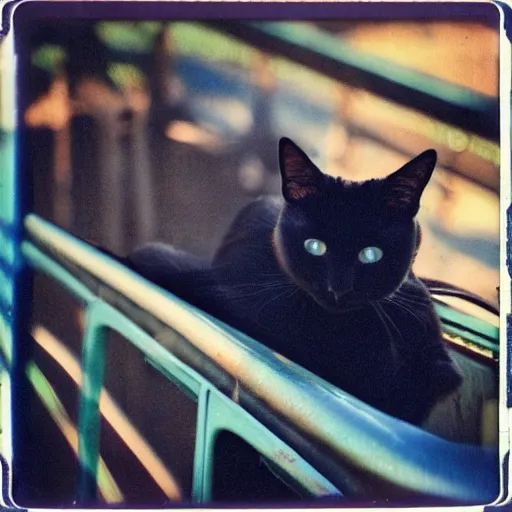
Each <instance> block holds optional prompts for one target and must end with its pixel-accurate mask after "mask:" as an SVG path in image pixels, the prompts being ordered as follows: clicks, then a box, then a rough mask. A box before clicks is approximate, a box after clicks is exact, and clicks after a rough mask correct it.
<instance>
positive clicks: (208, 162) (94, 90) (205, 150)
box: [24, 20, 499, 302]
mask: <svg viewBox="0 0 512 512" xmlns="http://www.w3.org/2000/svg"><path fill="white" fill-rule="evenodd" d="M253 25H257V24H253ZM260 25H261V26H260V27H256V28H255V27H254V26H253V27H251V30H252V31H253V32H254V33H253V32H251V30H247V29H246V28H244V27H243V25H242V24H236V23H231V24H227V23H226V24H221V23H217V24H214V23H212V24H210V25H206V24H200V23H195V22H170V23H162V22H136V23H133V22H130V23H127V22H110V21H109V22H98V23H83V22H80V23H74V24H73V26H69V27H67V26H64V25H59V26H58V27H59V28H56V27H55V25H53V24H51V25H50V24H49V25H48V26H45V25H44V23H42V24H39V25H38V28H37V29H36V30H34V32H33V33H32V34H31V38H30V44H31V67H30V73H31V77H30V87H29V94H28V96H29V98H30V100H29V102H28V104H27V108H26V109H25V112H24V120H25V123H26V126H27V128H29V130H28V133H29V137H28V142H29V151H30V154H31V165H32V170H33V172H34V176H35V189H34V192H35V194H34V201H35V203H34V209H35V211H36V212H38V213H39V214H42V215H43V216H44V217H46V218H48V219H50V220H51V221H53V222H55V223H57V224H58V225H60V226H62V227H64V228H65V229H67V230H69V231H71V232H72V233H73V234H75V235H78V236H80V237H83V238H86V239H89V240H91V241H93V242H95V243H98V244H100V245H102V246H104V247H106V248H108V249H110V250H112V251H114V252H115V253H118V254H126V253H127V252H129V251H131V250H133V249H134V248H135V247H137V246H138V245H140V244H141V243H144V242H147V241H154V240H161V241H165V242H169V243H173V244H175V245H176V246H178V247H182V248H184V249H186V250H189V251H192V252H194V253H197V254H200V255H211V254H212V253H213V251H214V250H215V248H216V247H217V246H218V243H219V240H220V237H221V236H222V234H223V233H224V231H225V230H226V228H227V226H228V224H229V223H230V221H231V220H232V219H233V217H234V215H235V214H236V212H237V211H238V210H239V209H240V208H241V207H242V206H243V205H244V204H245V203H247V202H248V201H251V200H252V199H253V198H254V197H257V196H258V195H260V194H263V193H279V184H280V183H279V174H278V167H277V141H278V139H279V138H280V137H281V136H287V137H290V138H292V139H294V140H295V141H296V142H297V143H298V144H299V145H301V146H302V147H303V148H304V149H305V151H306V152H308V154H309V155H310V156H311V157H312V158H313V160H314V161H315V163H317V165H319V167H320V168H321V169H323V170H324V171H325V172H327V173H330V174H332V175H335V176H342V177H344V178H347V179H350V180H365V179H368V178H370V177H379V176H385V175H387V174H389V173H391V172H393V171H394V170H396V169H398V168H399V167H400V166H401V165H403V164H404V163H405V162H406V161H407V160H408V159H410V158H412V157H413V156H415V155H416V154H417V153H419V152H421V151H423V150H424V149H427V148H430V147H433V148H435V149H436V150H437V151H438V154H439V165H438V167H437V170H436V172H435V174H434V178H433V180H432V181H431V183H430V185H429V186H428V189H427V191H426V193H425V195H424V199H423V203H422V209H421V213H420V219H421V222H422V227H423V232H424V239H423V245H422V249H421V252H420V255H419V258H418V261H417V264H416V271H417V273H418V274H419V275H420V276H426V277H431V278H436V279H441V280H445V281H448V282H450V283H453V284H456V285H459V286H461V287H464V288H467V289H469V290H471V291H473V292H475V293H477V294H479V295H482V296H483V297H485V298H486V299H488V300H490V301H493V302H496V301H497V293H496V287H497V285H498V266H499V264H498V254H499V196H498V189H499V147H498V140H497V136H496V134H497V133H498V128H497V127H498V118H497V115H496V116H494V117H493V116H490V115H489V112H487V113H486V116H487V117H485V116H483V115H482V116H481V118H480V122H479V124H478V123H476V124H475V123H473V125H471V124H470V123H469V122H468V123H466V122H465V118H464V115H465V113H464V112H462V114H461V113H460V112H457V113H456V114H455V115H454V119H453V122H452V123H450V122H449V121H450V119H449V118H450V111H449V108H447V109H446V115H444V117H445V118H446V119H445V120H439V118H436V117H434V116H431V115H429V111H430V109H431V105H432V102H435V101H436V99H439V98H441V99H443V98H445V97H448V100H449V102H451V103H455V104H457V102H458V101H459V100H460V101H466V103H468V98H469V100H472V99H474V109H473V110H474V111H473V112H469V110H468V112H469V114H467V115H468V116H469V115H473V116H476V117H477V116H478V114H479V113H480V112H479V111H478V108H480V107H479V103H478V102H480V103H481V105H482V107H481V110H482V111H484V110H485V108H486V106H488V105H494V104H493V101H497V94H498V32H497V30H496V29H495V28H494V27H491V26H488V25H485V24H479V23H477V22H468V21H464V22H462V21H461V22H456V21H438V22H422V23H418V22H414V21H398V22H397V21H393V22H389V21H354V20H352V21H350V22H342V21H340V22H335V21H329V22H324V23H316V24H312V23H306V22H304V23H297V22H296V23H279V22H271V23H263V24H260ZM294 38H295V39H296V40H298V41H300V42H301V44H303V47H305V53H304V54H300V53H298V54H297V53H294V52H293V51H288V50H289V44H288V43H289V42H290V40H292V41H293V39H294ZM287 45H288V46H287ZM266 48H270V50H268V49H266ZM292 50H293V48H292ZM326 55H327V56H332V55H334V58H335V59H338V60H337V61H334V62H335V63H336V62H338V63H339V68H340V69H341V70H343V64H344V63H345V64H346V69H347V71H346V72H345V73H343V72H341V73H340V77H341V79H336V78H333V76H335V75H337V71H334V72H333V71H332V69H331V68H332V67H333V60H332V59H331V60H330V61H326V60H325V58H324V57H325V56H326ZM315 57H316V58H315ZM353 65H355V66H356V68H351V66H353ZM358 66H359V67H358ZM322 67H324V69H322ZM361 70H362V71H361ZM358 73H359V75H358ZM382 75H384V76H385V77H386V78H389V77H390V79H391V82H393V80H395V77H396V79H397V80H398V81H400V80H402V82H404V81H405V83H406V86H407V87H406V88H405V89H404V90H399V91H397V92H395V91H393V90H390V87H389V84H385V86H386V88H387V89H386V90H385V91H384V94H381V91H380V90H379V85H380V83H379V82H378V80H376V79H375V77H377V79H378V78H379V76H382ZM394 75H395V76H394ZM344 76H346V80H345V81H344V80H343V78H344ZM354 77H355V80H354ZM437 79H439V80H437ZM427 82H428V83H427ZM354 84H356V85H354ZM425 84H426V85H425ZM424 85H425V87H430V90H429V91H427V92H428V94H430V96H431V97H430V100H431V102H430V103H429V102H428V101H427V102H425V101H424V98H422V97H420V98H419V100H418V101H417V105H416V96H415V94H417V92H418V90H419V91H420V92H421V90H422V87H423V86H424ZM454 86H455V87H454ZM425 87H424V88H425ZM424 88H423V89H424ZM388 89H389V90H388ZM404 91H405V92H404ZM408 91H409V93H410V94H409V95H407V92H408ZM471 94H473V96H471ZM450 95H451V96H450ZM457 95H458V96H457ZM390 97H391V98H396V99H395V100H394V101H392V100H390V99H389V98H390ZM475 98H476V99H475ZM427 99H428V98H427ZM397 100H398V101H397ZM434 106H435V105H434ZM448 106H450V103H448ZM494 106H495V105H494ZM416 107H417V108H416ZM442 107H443V105H442V104H441V105H440V107H439V108H438V109H437V110H440V109H441V110H442ZM488 110H489V109H488ZM493 112H494V111H493ZM496 112H497V111H496ZM484 113H485V112H484ZM468 121H469V117H468ZM493 124H494V126H489V125H493ZM466 125H467V127H466ZM472 126H476V127H477V128H478V129H477V130H475V131H473V132H472V131H471V128H472ZM478 132H480V133H478Z"/></svg>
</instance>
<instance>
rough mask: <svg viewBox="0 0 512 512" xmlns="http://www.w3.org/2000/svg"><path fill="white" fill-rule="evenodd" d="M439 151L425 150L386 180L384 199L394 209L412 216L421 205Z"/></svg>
mask: <svg viewBox="0 0 512 512" xmlns="http://www.w3.org/2000/svg"><path fill="white" fill-rule="evenodd" d="M436 160H437V153H436V152H435V151H434V150H433V149H429V150H427V151H424V152H423V153H421V154H420V155H418V156H417V157H416V158H413V159H412V160H411V161H410V162H408V163H406V164H405V165H404V166H403V167H401V168H400V169H398V171H396V172H394V173H393V174H391V175H390V176H388V177H387V178H386V179H385V180H384V201H385V203H386V206H388V207H389V208H390V209H391V210H393V211H401V212H405V213H408V214H410V215H412V216H414V215H416V213H417V212H418V209H419V207H420V198H421V194H422V193H423V190H424V188H425V187H426V186H427V183H428V181H429V180H430V177H431V176H432V172H433V170H434V167H435V165H436Z"/></svg>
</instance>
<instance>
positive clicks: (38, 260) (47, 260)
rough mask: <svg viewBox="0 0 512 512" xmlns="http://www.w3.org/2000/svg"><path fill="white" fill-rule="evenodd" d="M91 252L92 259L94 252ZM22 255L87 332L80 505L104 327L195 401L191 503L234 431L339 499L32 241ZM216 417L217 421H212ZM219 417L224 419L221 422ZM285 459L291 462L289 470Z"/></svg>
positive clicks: (88, 482)
mask: <svg viewBox="0 0 512 512" xmlns="http://www.w3.org/2000/svg"><path fill="white" fill-rule="evenodd" d="M32 220H35V217H32ZM43 223H44V222H43ZM59 231H60V230H59ZM63 234H64V233H63ZM64 236H67V238H68V240H69V241H71V240H72V237H70V236H69V235H64ZM91 251H92V254H94V252H95V251H94V250H92V249H91ZM22 252H23V255H24V257H25V259H26V260H27V262H28V263H29V264H30V265H31V266H32V267H33V268H35V269H37V270H39V271H42V272H44V273H46V274H48V275H50V276H52V277H53V278H54V279H56V280H57V281H58V282H59V283H60V284H62V285H63V286H64V287H65V288H66V289H68V290H69V291H70V292H71V293H72V294H73V295H74V296H75V297H77V298H78V299H79V300H80V301H81V302H82V303H83V304H84V308H85V312H86V322H87V324H86V325H87V327H86V334H85V339H84V345H83V357H82V368H83V387H82V393H81V399H80V408H79V420H78V431H79V464H80V473H79V483H78V490H77V499H78V501H79V502H81V503H91V502H94V501H95V500H96V490H97V477H98V474H97V470H98V461H99V435H100V432H99V429H100V413H99V396H100V392H101V389H102V385H103V367H104V364H105V355H106V336H105V331H106V329H107V328H111V329H114V330H116V331H117V332H119V333H121V334H122V335H123V336H124V337H125V338H126V339H127V340H128V341H129V342H131V343H132V344H134V345H135V346H137V348H139V350H141V352H142V353H143V354H144V356H145V357H147V358H148V359H149V361H150V362H152V364H153V366H155V368H157V369H159V370H160V371H161V373H162V374H163V375H165V376H166V377H168V378H171V379H172V380H173V381H177V382H179V385H180V387H181V388H187V389H188V391H189V393H190V394H191V395H193V396H195V397H196V400H197V401H198V419H197V434H196V450H195V465H194V480H193V496H192V498H193V500H194V501H196V502H203V501H208V500H209V499H210V497H211V478H210V476H211V471H212V460H211V455H212V453H213V442H214V438H215V436H216V434H217V432H218V431H219V430H221V429H230V430H232V431H235V432H237V433H238V435H240V437H242V438H243V439H245V440H246V441H247V442H248V443H250V444H251V445H253V446H254V447H255V448H256V449H257V450H258V451H259V452H260V453H261V454H262V455H264V456H267V457H269V458H270V459H271V460H272V459H276V457H275V455H274V454H275V453H281V454H285V455H286V457H284V458H282V460H277V459H276V460H273V462H274V463H275V464H277V465H278V466H281V467H282V469H283V470H284V471H285V472H286V473H287V474H289V475H290V476H291V478H292V479H293V480H294V481H295V482H296V485H297V486H298V487H300V488H301V489H302V490H303V492H306V493H309V494H311V495H317V496H318V495H325V494H328V495H330V496H333V495H334V496H335V495H339V491H338V490H337V489H336V487H335V486H333V485H332V484H331V483H330V482H329V481H328V480H327V479H325V478H324V477H322V475H320V473H318V471H316V470H315V469H314V468H313V467H312V466H311V465H310V464H308V463H307V462H305V461H304V460H303V459H302V458H301V457H300V456H299V455H298V454H297V453H296V452H295V451H294V450H292V449H290V448H289V447H288V446H287V445H286V444H285V443H283V442H282V441H281V440H279V439H278V438H277V437H276V436H275V435H273V434H272V433H271V432H270V431H268V429H266V428H265V427H264V426H263V425H261V424H260V423H258V422H257V421H256V420H254V418H252V417H251V416H249V415H248V414H247V413H246V412H244V411H243V409H241V408H240V406H239V405H237V404H236V403H234V402H232V401H231V400H230V399H228V398H226V397H225V396H224V395H222V394H220V393H219V391H218V390H217V389H216V388H215V387H214V386H212V384H211V383H209V382H208V381H207V380H205V379H204V378H203V377H201V376H200V375H198V374H197V373H196V372H194V371H193V370H191V369H190V368H188V367H187V366H186V365H185V364H183V363H182V362H180V361H179V360H177V359H176V357H175V356H173V355H172V353H170V352H169V351H168V350H167V349H166V348H164V347H163V346H162V345H161V344H160V343H158V342H157V341H156V340H155V339H154V338H153V337H151V336H149V335H148V334H147V333H146V332H144V331H143V330H142V329H141V328H140V327H139V326H137V325H136V324H134V323H133V321H131V320H130V319H129V318H127V317H126V316H125V315H124V314H122V313H120V312H119V311H118V310H117V309H116V308H114V307H112V306H111V305H109V304H108V303H106V302H105V301H104V300H102V299H101V298H99V297H98V296H97V295H95V294H94V293H92V292H91V291H90V289H89V288H88V287H87V286H84V284H83V283H81V282H80V281H79V280H78V279H76V277H74V276H73V275H72V274H71V273H69V271H68V270H66V269H65V268H64V267H63V266H62V265H60V264H59V263H57V262H56V261H54V259H53V258H52V257H50V256H49V255H47V254H45V253H44V251H41V250H40V249H39V248H38V247H36V246H35V245H33V244H32V243H30V242H24V243H23V244H22ZM97 256H99V255H97ZM100 258H101V256H100ZM214 418H217V420H215V421H214ZM220 418H223V419H224V420H222V421H221V420H220ZM255 433H257V435H254V434H255ZM287 460H288V461H291V460H293V461H295V462H294V464H293V465H290V464H289V463H287V462H286V461H287Z"/></svg>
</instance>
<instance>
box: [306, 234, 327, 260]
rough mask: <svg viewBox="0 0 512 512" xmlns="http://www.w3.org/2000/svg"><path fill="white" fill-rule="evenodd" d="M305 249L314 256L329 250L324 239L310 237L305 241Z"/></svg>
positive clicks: (321, 254)
mask: <svg viewBox="0 0 512 512" xmlns="http://www.w3.org/2000/svg"><path fill="white" fill-rule="evenodd" d="M304 249H306V251H308V252H309V254H312V255H313V256H323V255H324V254H325V253H326V251H327V246H326V245H325V244H324V242H322V240H317V239H316V238H308V239H307V240H305V241H304Z"/></svg>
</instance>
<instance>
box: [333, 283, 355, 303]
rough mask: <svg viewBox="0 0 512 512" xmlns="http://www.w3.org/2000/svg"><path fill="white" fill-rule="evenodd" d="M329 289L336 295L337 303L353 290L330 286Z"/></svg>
mask: <svg viewBox="0 0 512 512" xmlns="http://www.w3.org/2000/svg"><path fill="white" fill-rule="evenodd" d="M328 291H329V293H330V294H332V295H333V296H334V300H335V301H336V303H339V302H340V301H341V299H343V297H344V296H345V295H347V293H349V292H350V291H351V289H333V288H331V287H330V286H329V288H328Z"/></svg>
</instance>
